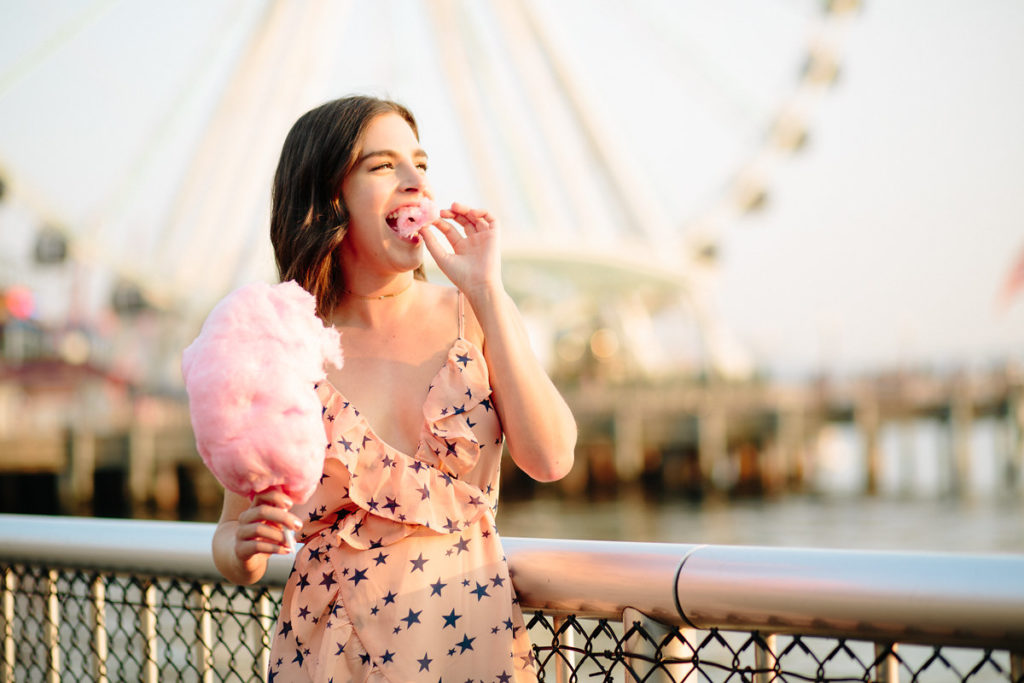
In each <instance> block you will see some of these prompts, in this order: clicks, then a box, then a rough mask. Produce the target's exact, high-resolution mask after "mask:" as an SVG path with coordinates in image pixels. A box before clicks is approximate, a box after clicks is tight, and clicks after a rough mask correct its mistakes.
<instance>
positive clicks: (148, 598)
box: [139, 579, 160, 683]
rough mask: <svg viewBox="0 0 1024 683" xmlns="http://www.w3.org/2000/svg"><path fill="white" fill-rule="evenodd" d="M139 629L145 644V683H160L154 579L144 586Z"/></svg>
mask: <svg viewBox="0 0 1024 683" xmlns="http://www.w3.org/2000/svg"><path fill="white" fill-rule="evenodd" d="M139 628H140V630H141V631H142V639H143V642H144V643H145V656H144V659H143V664H142V680H143V681H144V683H159V680H160V671H159V669H158V668H157V653H156V582H155V581H153V580H152V579H149V580H147V581H146V582H145V583H143V584H142V606H141V607H140V608H139Z"/></svg>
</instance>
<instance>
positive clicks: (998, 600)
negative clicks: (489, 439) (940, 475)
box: [0, 515, 1024, 683]
mask: <svg viewBox="0 0 1024 683" xmlns="http://www.w3.org/2000/svg"><path fill="white" fill-rule="evenodd" d="M212 532H213V526H212V525H210V524H195V523H177V522H152V521H127V520H99V519H83V518H59V517H35V516H22V515H0V637H2V651H0V681H19V682H20V681H62V680H65V681H66V680H75V681H79V680H82V681H84V680H92V681H176V680H180V681H203V682H204V683H205V682H207V681H220V680H229V681H260V680H263V676H264V673H263V672H264V671H266V663H267V662H266V659H267V656H268V654H269V642H270V636H271V634H270V631H271V630H272V628H273V624H274V615H275V614H276V611H277V607H278V604H279V601H280V590H281V587H282V586H283V585H284V582H285V580H286V578H287V574H288V572H289V570H290V561H291V558H289V557H275V558H273V560H272V562H271V565H270V568H269V570H268V572H267V576H266V577H265V578H264V579H263V581H261V582H260V583H259V584H257V585H255V586H251V587H239V586H234V585H231V584H228V583H225V582H224V581H223V579H222V578H221V577H220V576H219V574H218V573H217V571H216V569H215V568H214V566H213V563H212V560H211V557H210V550H209V547H210V538H211V536H212ZM504 544H505V549H506V554H507V556H508V558H509V563H510V568H511V571H512V576H513V581H514V583H515V585H516V589H517V592H518V594H519V597H520V602H521V605H522V607H523V611H524V613H525V616H526V618H527V622H528V626H529V628H530V635H531V638H532V641H533V644H534V653H535V655H536V657H537V660H538V664H539V666H540V668H541V677H542V679H543V680H555V681H559V682H561V681H591V680H615V681H618V680H626V681H682V680H686V681H751V682H754V681H756V682H758V683H762V682H763V683H768V682H770V681H876V680H877V681H897V680H899V679H900V678H905V679H906V680H918V681H947V680H970V681H1014V682H1016V683H1024V556H1020V555H942V554H925V553H878V552H851V551H821V550H803V549H782V548H759V547H739V546H708V545H699V546H698V545H679V544H658V543H621V542H596V541H562V540H544V539H521V538H507V539H504Z"/></svg>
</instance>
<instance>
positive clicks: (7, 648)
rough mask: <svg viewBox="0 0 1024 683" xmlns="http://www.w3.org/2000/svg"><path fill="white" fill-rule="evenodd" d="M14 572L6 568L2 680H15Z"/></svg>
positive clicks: (4, 577) (0, 667) (11, 568)
mask: <svg viewBox="0 0 1024 683" xmlns="http://www.w3.org/2000/svg"><path fill="white" fill-rule="evenodd" d="M14 589H15V582H14V571H13V567H4V576H3V615H4V647H3V662H0V680H4V681H13V680H14Z"/></svg>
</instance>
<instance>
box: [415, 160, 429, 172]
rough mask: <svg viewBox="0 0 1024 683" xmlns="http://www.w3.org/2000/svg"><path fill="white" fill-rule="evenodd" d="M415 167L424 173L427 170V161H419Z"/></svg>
mask: <svg viewBox="0 0 1024 683" xmlns="http://www.w3.org/2000/svg"><path fill="white" fill-rule="evenodd" d="M416 168H418V169H420V170H421V171H423V172H424V173H426V172H427V162H425V161H421V162H419V163H418V164H416Z"/></svg>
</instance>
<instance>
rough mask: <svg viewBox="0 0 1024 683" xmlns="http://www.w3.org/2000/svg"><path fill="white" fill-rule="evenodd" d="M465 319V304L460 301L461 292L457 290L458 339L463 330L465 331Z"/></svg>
mask: <svg viewBox="0 0 1024 683" xmlns="http://www.w3.org/2000/svg"><path fill="white" fill-rule="evenodd" d="M465 320H466V311H465V304H463V303H462V292H461V291H459V339H462V335H463V332H464V331H465V327H466V325H465Z"/></svg>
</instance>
